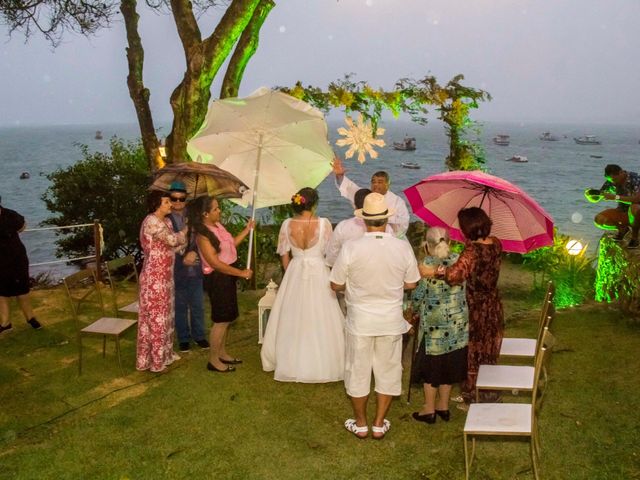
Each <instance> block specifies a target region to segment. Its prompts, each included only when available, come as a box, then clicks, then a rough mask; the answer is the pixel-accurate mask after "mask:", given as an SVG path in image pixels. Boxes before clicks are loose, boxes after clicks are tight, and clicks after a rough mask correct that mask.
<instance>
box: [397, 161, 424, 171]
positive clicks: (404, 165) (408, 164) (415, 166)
mask: <svg viewBox="0 0 640 480" xmlns="http://www.w3.org/2000/svg"><path fill="white" fill-rule="evenodd" d="M401 166H402V168H411V169H413V170H417V169H419V168H420V165H418V164H417V163H415V162H402V164H401Z"/></svg>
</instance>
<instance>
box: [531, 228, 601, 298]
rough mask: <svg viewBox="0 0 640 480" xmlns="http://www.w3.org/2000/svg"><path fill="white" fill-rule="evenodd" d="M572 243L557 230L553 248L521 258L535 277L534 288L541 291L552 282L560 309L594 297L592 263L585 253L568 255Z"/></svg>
mask: <svg viewBox="0 0 640 480" xmlns="http://www.w3.org/2000/svg"><path fill="white" fill-rule="evenodd" d="M569 240H570V237H569V236H567V235H563V234H561V233H560V232H558V230H557V229H554V235H553V245H551V246H549V247H542V248H539V249H537V250H534V251H533V252H530V253H526V254H524V255H522V258H523V266H524V267H525V268H526V269H527V270H530V271H532V272H533V274H534V276H533V283H534V288H538V289H541V288H542V286H543V285H544V284H545V283H546V282H547V281H548V280H553V282H554V283H555V285H556V300H555V305H556V307H558V308H564V307H570V306H574V305H580V304H581V303H583V302H584V300H585V299H587V298H589V297H591V296H592V295H593V282H594V278H595V270H594V268H593V259H592V258H590V257H587V256H586V255H585V253H584V251H582V252H581V253H580V254H579V255H569V252H568V251H567V249H566V245H567V242H568V241H569ZM537 280H539V283H538V282H537Z"/></svg>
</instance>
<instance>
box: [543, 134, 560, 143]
mask: <svg viewBox="0 0 640 480" xmlns="http://www.w3.org/2000/svg"><path fill="white" fill-rule="evenodd" d="M540 140H543V141H545V142H557V141H558V140H560V138H558V137H556V136H555V135H553V134H552V133H551V132H544V133H543V134H542V135H540Z"/></svg>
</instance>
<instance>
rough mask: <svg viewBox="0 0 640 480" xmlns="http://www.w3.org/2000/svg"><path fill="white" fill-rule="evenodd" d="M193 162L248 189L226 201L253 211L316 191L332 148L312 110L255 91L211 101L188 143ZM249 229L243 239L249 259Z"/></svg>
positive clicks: (281, 96) (264, 90)
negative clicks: (246, 238) (211, 167)
mask: <svg viewBox="0 0 640 480" xmlns="http://www.w3.org/2000/svg"><path fill="white" fill-rule="evenodd" d="M187 152H188V153H189V155H190V156H191V158H192V159H193V160H195V161H196V162H202V163H213V164H214V165H216V166H218V167H220V168H222V169H223V170H226V171H228V172H230V173H232V174H233V175H235V176H236V177H238V178H239V179H240V180H242V181H243V182H244V183H245V184H246V185H247V186H248V187H249V190H248V191H247V192H245V194H244V195H243V196H242V198H239V199H233V200H232V201H234V202H236V203H238V204H239V205H242V206H245V207H246V206H248V205H251V206H252V213H251V218H252V219H255V212H256V208H261V207H269V206H273V205H282V204H285V203H289V202H290V201H291V197H292V195H293V194H294V193H296V192H297V191H298V190H300V189H301V188H303V187H312V188H314V187H316V186H318V185H319V184H320V182H322V180H323V179H324V178H325V177H326V176H327V175H329V173H330V172H331V161H332V160H333V150H332V148H331V146H330V145H329V142H328V139H327V124H326V122H325V120H324V115H323V114H322V112H320V111H319V110H318V109H316V108H314V107H312V106H311V105H309V104H307V103H305V102H303V101H301V100H298V99H296V98H294V97H291V96H290V95H287V94H285V93H282V92H277V91H272V90H270V89H268V88H265V87H263V88H259V89H258V90H256V91H255V92H253V93H252V94H251V95H249V96H248V97H246V98H226V99H223V100H216V101H214V102H213V103H212V104H211V106H210V107H209V111H208V112H207V116H206V118H205V121H204V123H203V125H202V127H201V128H200V130H199V131H198V133H196V135H195V136H194V137H193V138H192V139H191V140H190V141H189V142H188V144H187ZM252 240H253V230H252V231H251V234H250V237H249V259H248V260H247V268H250V265H251V248H252V247H251V245H252Z"/></svg>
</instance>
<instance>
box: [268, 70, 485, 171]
mask: <svg viewBox="0 0 640 480" xmlns="http://www.w3.org/2000/svg"><path fill="white" fill-rule="evenodd" d="M352 77H353V75H346V76H345V77H344V78H343V79H342V80H338V81H335V82H331V83H330V84H329V87H328V88H327V90H326V91H324V90H322V89H320V88H318V87H313V86H304V85H302V83H300V82H297V83H296V84H295V86H294V87H292V88H289V87H276V89H277V90H280V91H281V92H284V93H287V94H289V95H291V96H293V97H295V98H298V99H300V100H304V101H305V102H307V103H309V104H311V105H313V106H314V107H316V108H318V109H319V110H321V111H323V112H325V113H327V112H328V111H329V110H331V109H332V108H343V109H344V111H345V114H346V115H347V118H350V116H349V114H350V113H351V112H358V113H359V114H360V115H361V116H362V121H361V122H360V120H359V122H360V124H361V125H364V124H367V125H369V128H370V134H369V138H370V139H376V137H377V135H378V133H381V132H380V130H381V129H379V128H378V122H379V120H380V118H381V116H382V112H383V111H390V112H391V113H392V114H393V115H394V117H398V116H399V115H400V113H407V114H408V115H409V116H410V117H411V120H412V121H414V122H416V123H419V124H421V125H425V124H426V123H427V114H428V107H433V108H434V109H435V110H436V111H438V113H439V115H438V118H439V119H440V120H442V121H443V122H444V123H445V125H446V133H447V136H448V137H449V156H448V157H447V159H446V166H447V168H448V169H449V170H477V169H479V168H482V166H483V164H484V163H485V160H484V157H485V154H484V150H483V149H482V147H481V146H480V144H479V143H478V142H477V141H476V142H473V141H470V140H468V139H467V138H466V135H467V134H468V133H476V134H477V133H478V124H477V123H476V122H474V121H472V120H471V119H470V116H469V115H470V112H471V110H473V109H476V108H478V102H480V101H487V100H491V95H490V94H489V93H488V92H486V91H484V90H477V89H474V88H472V87H467V86H464V85H462V84H461V81H462V80H464V76H463V75H456V76H455V77H453V78H452V79H451V80H449V82H447V84H446V85H444V86H443V85H440V84H439V83H438V82H437V80H436V79H435V77H433V76H426V77H424V78H422V79H420V80H414V79H410V78H402V79H400V80H398V81H397V82H396V84H395V89H394V90H391V91H386V90H383V89H374V88H373V87H371V86H370V85H369V84H367V83H366V82H363V81H359V82H356V81H354V80H352ZM346 121H347V120H346ZM351 121H353V120H351ZM347 125H348V126H349V127H350V131H351V132H352V133H351V134H350V135H345V134H344V133H342V132H339V133H341V135H343V136H344V137H345V138H343V139H340V140H338V142H344V141H348V139H349V138H353V139H354V142H355V137H354V135H355V136H357V137H358V138H361V136H362V135H363V134H364V132H363V131H362V130H361V128H364V127H361V126H358V127H355V124H354V126H352V125H351V124H349V121H347ZM342 130H345V129H342ZM346 131H349V130H346ZM362 139H364V138H362ZM354 144H355V143H353V142H352V143H344V145H339V144H338V146H347V145H349V147H350V148H349V150H348V152H351V149H352V145H354ZM365 144H367V145H368V146H369V148H370V149H371V151H373V152H374V153H375V154H376V156H377V153H376V152H375V150H373V147H372V145H376V144H375V143H373V142H371V141H369V142H365V143H360V144H359V145H360V148H358V147H356V150H354V151H352V153H351V156H353V155H354V154H355V152H358V160H360V159H361V158H363V160H364V157H363V156H364V155H365V152H366V153H369V155H371V153H370V152H369V151H368V150H367V148H366V147H365V146H364V145H365ZM376 146H380V145H376ZM361 155H362V156H361ZM371 157H372V158H376V157H374V156H373V155H371ZM363 160H360V161H361V162H362V161H363Z"/></svg>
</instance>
